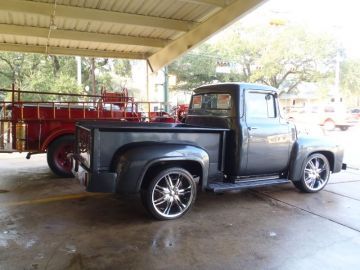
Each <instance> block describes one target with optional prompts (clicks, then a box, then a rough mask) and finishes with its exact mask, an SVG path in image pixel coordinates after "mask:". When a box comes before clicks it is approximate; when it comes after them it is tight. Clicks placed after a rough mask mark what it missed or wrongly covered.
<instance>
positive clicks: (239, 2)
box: [148, 0, 267, 72]
mask: <svg viewBox="0 0 360 270" xmlns="http://www.w3.org/2000/svg"><path fill="white" fill-rule="evenodd" d="M266 1H267V0H236V1H234V2H233V3H231V4H230V5H229V6H227V7H225V8H223V9H222V10H220V11H219V12H217V13H216V14H214V15H213V16H212V17H210V18H209V19H208V20H207V21H205V22H204V23H202V24H200V25H199V26H197V27H195V28H194V29H192V30H191V31H189V32H187V33H185V34H184V35H182V36H181V37H179V38H178V39H176V40H175V41H173V42H170V43H169V44H168V45H167V46H166V47H165V48H163V49H161V50H159V51H158V52H156V53H154V54H153V55H151V56H150V57H149V58H148V63H149V65H150V68H151V70H152V71H153V72H155V71H158V70H159V69H160V68H162V67H163V66H165V65H167V64H169V63H171V62H172V61H174V60H175V59H176V58H178V57H179V56H181V55H182V54H183V53H185V52H186V51H188V50H190V49H191V48H193V47H194V46H196V45H198V44H199V43H200V42H203V41H205V40H206V39H208V38H210V37H211V36H212V35H214V34H215V33H216V32H219V31H220V30H222V29H223V28H225V27H226V26H228V25H229V24H230V23H232V22H233V21H235V20H237V19H239V18H240V17H242V16H244V15H245V14H246V13H248V12H249V11H250V10H252V9H254V8H255V7H257V6H258V5H260V4H262V3H264V2H266Z"/></svg>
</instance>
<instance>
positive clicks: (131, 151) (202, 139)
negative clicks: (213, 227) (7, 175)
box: [73, 83, 346, 220]
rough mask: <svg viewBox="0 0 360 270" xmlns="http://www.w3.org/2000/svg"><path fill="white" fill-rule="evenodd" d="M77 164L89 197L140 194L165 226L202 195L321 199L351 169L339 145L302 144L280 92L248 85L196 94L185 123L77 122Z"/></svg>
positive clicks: (311, 139) (322, 141)
mask: <svg viewBox="0 0 360 270" xmlns="http://www.w3.org/2000/svg"><path fill="white" fill-rule="evenodd" d="M73 159H74V162H73V172H74V174H75V176H76V177H77V178H78V179H79V180H80V182H82V183H83V184H84V185H85V186H86V189H87V191H90V192H113V193H121V194H129V193H140V195H141V199H142V202H143V204H144V206H145V208H146V210H147V211H148V212H149V213H150V214H151V215H152V216H153V217H155V218H157V219H160V220H165V219H175V218H178V217H180V216H182V215H183V214H185V213H186V212H187V211H188V210H189V209H190V208H191V206H192V205H193V203H194V201H195V198H196V194H197V191H198V190H206V191H210V192H225V191H230V190H239V189H244V188H254V187H263V186H269V185H277V184H285V183H288V182H290V181H292V182H293V184H294V185H295V187H297V188H298V189H300V190H301V191H303V192H318V191H320V190H321V189H323V188H324V187H325V185H326V184H327V182H328V180H329V177H330V174H331V173H336V172H339V171H340V170H341V169H345V168H346V165H345V164H343V163H342V162H343V149H342V148H341V147H340V146H339V145H338V144H337V143H335V142H332V141H329V140H327V139H326V138H316V137H310V136H304V137H301V136H299V137H298V134H297V132H296V128H295V126H294V125H293V124H292V123H289V122H287V121H286V120H285V119H284V118H282V116H281V112H280V110H279V102H278V93H277V90H276V89H274V88H272V87H269V86H263V85H257V84H246V83H224V84H216V85H207V86H202V87H200V88H197V89H196V90H194V95H193V96H192V98H191V103H190V107H189V112H188V115H187V117H186V122H185V124H166V123H126V122H122V123H116V124H114V123H109V122H94V121H92V122H90V121H88V122H81V123H78V124H77V127H76V147H75V153H74V154H73Z"/></svg>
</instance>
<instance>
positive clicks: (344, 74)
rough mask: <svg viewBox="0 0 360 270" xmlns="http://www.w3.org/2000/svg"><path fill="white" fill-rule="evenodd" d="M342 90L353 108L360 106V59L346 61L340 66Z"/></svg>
mask: <svg viewBox="0 0 360 270" xmlns="http://www.w3.org/2000/svg"><path fill="white" fill-rule="evenodd" d="M340 74H341V76H340V80H341V81H340V86H341V87H340V88H341V91H342V93H343V94H344V95H345V96H347V97H349V99H350V100H351V102H350V103H351V105H352V106H355V105H356V106H359V105H360V76H359V75H360V59H345V60H344V61H343V62H342V63H341V66H340Z"/></svg>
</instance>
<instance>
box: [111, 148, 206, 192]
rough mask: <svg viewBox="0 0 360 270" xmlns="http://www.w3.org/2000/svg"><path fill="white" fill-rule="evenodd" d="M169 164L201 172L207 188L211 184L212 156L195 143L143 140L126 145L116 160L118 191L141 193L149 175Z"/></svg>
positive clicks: (114, 158)
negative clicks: (208, 182)
mask: <svg viewBox="0 0 360 270" xmlns="http://www.w3.org/2000/svg"><path fill="white" fill-rule="evenodd" d="M169 167H180V168H184V169H186V170H187V171H189V172H190V173H191V174H192V175H198V176H199V177H200V179H199V182H200V184H201V188H202V189H203V188H204V187H205V186H206V184H207V178H208V170H209V155H208V153H207V152H206V151H205V150H204V149H202V148H200V147H198V146H194V145H183V144H168V143H160V144H159V143H156V144H154V143H152V144H150V143H149V144H144V143H141V144H134V145H132V146H131V147H126V148H125V150H124V151H122V150H119V151H117V156H114V157H113V161H112V168H113V170H114V171H116V172H117V183H116V185H117V188H116V189H117V192H119V193H138V192H139V191H140V190H141V189H142V188H144V187H146V185H147V184H148V182H147V181H148V180H146V179H148V177H151V176H153V175H154V174H156V173H157V172H158V171H159V170H163V169H166V168H169ZM144 179H145V181H144Z"/></svg>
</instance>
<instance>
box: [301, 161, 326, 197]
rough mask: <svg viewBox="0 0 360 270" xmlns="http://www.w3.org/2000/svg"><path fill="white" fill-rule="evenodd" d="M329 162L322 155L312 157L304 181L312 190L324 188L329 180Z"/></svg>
mask: <svg viewBox="0 0 360 270" xmlns="http://www.w3.org/2000/svg"><path fill="white" fill-rule="evenodd" d="M329 174H330V170H329V164H328V163H327V162H326V161H325V160H324V159H322V158H320V157H314V158H312V159H310V160H309V161H308V162H307V163H306V166H305V170H304V183H305V185H306V187H307V188H308V189H310V190H312V191H317V190H320V189H322V188H323V187H324V186H325V185H326V183H327V181H328V180H329Z"/></svg>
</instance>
